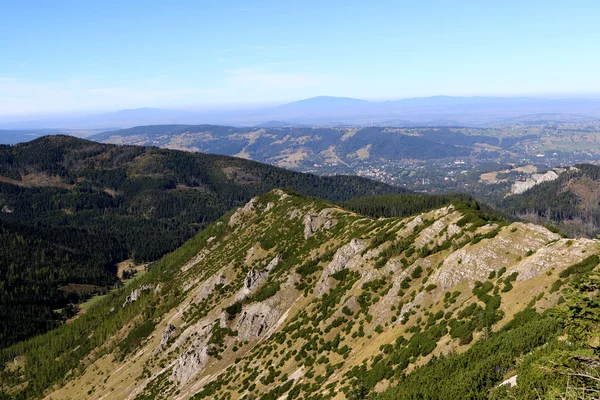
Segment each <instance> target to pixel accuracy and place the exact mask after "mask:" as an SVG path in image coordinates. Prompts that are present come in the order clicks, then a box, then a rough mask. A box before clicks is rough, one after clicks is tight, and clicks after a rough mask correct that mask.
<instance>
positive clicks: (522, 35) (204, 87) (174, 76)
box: [0, 0, 600, 116]
mask: <svg viewBox="0 0 600 400" xmlns="http://www.w3.org/2000/svg"><path fill="white" fill-rule="evenodd" d="M599 11H600V4H597V3H595V2H591V1H580V2H571V3H569V4H566V3H565V4H552V5H551V6H549V5H548V3H547V2H541V1H531V2H527V4H524V3H523V2H516V1H509V2H503V3H502V4H501V5H497V4H496V5H491V4H478V3H471V2H465V3H462V4H460V5H457V4H456V3H455V2H450V1H441V0H439V1H435V2H433V3H430V4H427V5H424V4H413V3H412V2H404V1H401V2H393V1H382V2H378V4H376V5H369V6H368V7H367V6H365V5H364V3H363V2H357V1H349V2H339V1H333V2H327V4H322V2H317V1H305V2H302V3H301V4H286V3H281V2H275V1H262V2H252V3H248V2H241V1H234V2H230V3H228V4H216V3H211V2H187V1H186V2H179V3H177V4H166V3H163V2H143V3H142V2H127V3H126V4H122V3H120V2H116V1H107V2H102V3H89V2H84V3H81V2H67V1H60V2H56V3H47V2H41V1H39V2H34V4H33V5H32V4H31V3H27V4H24V3H19V2H11V3H7V4H5V5H4V7H3V17H4V18H3V23H2V24H0V37H2V38H3V39H2V40H0V52H1V53H2V54H3V63H2V64H1V65H0V116H15V115H16V116H19V115H21V116H25V115H30V116H33V115H51V114H68V113H70V114H84V113H90V112H107V111H116V110H122V109H137V108H145V107H156V108H163V109H171V110H201V109H210V108H212V109H228V110H234V109H241V108H259V107H262V106H272V105H277V104H283V103H287V102H291V101H296V100H301V99H305V98H310V97H314V96H321V95H326V96H338V97H351V98H360V99H367V100H372V101H382V100H389V99H404V98H415V97H429V96H437V95H447V96H500V97H507V96H510V97H514V96H519V97H521V96H526V97H556V96H560V97H573V96H577V97H585V96H594V97H595V96H597V94H600V80H598V79H597V76H596V71H597V70H598V67H599V64H600V56H598V55H597V52H596V48H597V43H598V42H599V39H600V33H599V31H598V29H597V28H596V21H595V18H594V17H595V15H598V12H599Z"/></svg>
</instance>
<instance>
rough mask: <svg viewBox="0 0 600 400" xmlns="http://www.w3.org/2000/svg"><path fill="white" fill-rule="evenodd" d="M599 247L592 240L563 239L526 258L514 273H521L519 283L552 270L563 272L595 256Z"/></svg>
mask: <svg viewBox="0 0 600 400" xmlns="http://www.w3.org/2000/svg"><path fill="white" fill-rule="evenodd" d="M597 245H598V242H596V241H594V240H590V239H579V240H577V241H573V240H569V239H561V240H559V241H558V242H554V243H552V244H550V245H548V246H545V247H542V248H540V249H539V250H537V251H536V252H535V253H534V254H532V255H531V256H529V257H526V258H525V259H524V260H522V261H521V262H519V263H518V264H517V265H516V267H515V268H514V269H512V271H514V272H518V273H519V275H518V276H517V281H524V280H527V279H531V278H534V277H536V276H539V275H542V274H544V273H546V272H547V271H549V270H551V269H555V270H557V271H561V270H563V269H565V268H568V267H569V266H571V265H573V264H577V263H579V262H581V261H582V260H583V259H584V258H586V257H588V256H589V255H590V254H593V253H594V252H595V251H596V246H597Z"/></svg>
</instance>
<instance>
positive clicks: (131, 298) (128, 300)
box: [123, 284, 154, 307]
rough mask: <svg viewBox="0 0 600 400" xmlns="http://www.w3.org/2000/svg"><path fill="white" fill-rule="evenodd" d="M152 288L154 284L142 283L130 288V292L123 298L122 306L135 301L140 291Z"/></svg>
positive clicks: (140, 293) (139, 295)
mask: <svg viewBox="0 0 600 400" xmlns="http://www.w3.org/2000/svg"><path fill="white" fill-rule="evenodd" d="M152 289H154V285H150V284H148V285H142V286H140V287H139V288H137V289H134V290H132V291H131V294H130V295H129V296H127V297H126V298H125V302H124V303H123V307H125V306H126V305H127V304H129V303H133V302H134V301H137V300H138V299H139V298H140V297H141V295H142V293H144V292H147V291H149V290H152Z"/></svg>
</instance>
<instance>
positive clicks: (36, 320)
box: [0, 136, 402, 347]
mask: <svg viewBox="0 0 600 400" xmlns="http://www.w3.org/2000/svg"><path fill="white" fill-rule="evenodd" d="M276 187H283V188H291V189H293V190H295V191H297V192H300V193H304V194H306V195H311V196H319V197H323V198H326V199H330V200H336V201H339V200H346V199H349V198H352V197H354V196H363V195H371V194H384V193H398V192H401V191H402V189H399V188H394V187H390V186H387V185H384V184H381V183H376V182H373V181H369V180H367V179H363V178H358V177H349V176H339V177H317V176H315V175H310V174H301V173H296V172H290V171H286V170H283V169H280V168H276V167H272V166H267V165H263V164H260V163H256V162H252V161H247V160H242V159H236V158H232V157H224V156H214V155H205V154H195V153H186V152H182V151H174V150H165V149H157V148H151V147H134V146H114V145H105V144H98V143H94V142H90V141H86V140H81V139H76V138H72V137H67V136H48V137H43V138H40V139H37V140H34V141H32V142H29V143H24V144H19V145H16V146H0V235H1V236H2V241H3V243H4V245H3V246H2V247H1V248H0V288H1V289H2V290H1V291H0V296H1V297H0V298H1V300H2V301H1V302H0V316H1V317H2V319H3V321H5V323H3V324H2V328H1V329H0V347H4V346H6V345H8V344H11V343H14V342H15V341H16V340H18V339H20V338H24V337H28V336H30V335H32V334H36V333H39V332H43V331H45V330H46V329H47V328H49V327H52V326H55V325H56V322H57V321H58V320H60V319H61V318H62V317H67V316H68V313H67V312H66V311H67V310H63V311H65V313H63V315H62V316H59V315H58V314H56V313H54V312H53V310H57V309H63V308H64V307H65V306H66V305H67V304H69V303H73V302H77V300H79V299H80V298H81V297H85V296H89V295H90V294H91V293H94V292H97V291H99V290H103V289H102V288H107V287H110V286H112V285H113V284H114V283H115V281H116V277H115V272H114V265H115V263H117V262H119V261H122V260H124V259H127V258H129V257H131V258H133V259H134V260H135V261H136V262H142V261H144V262H149V261H153V260H156V259H158V258H160V257H161V256H162V255H164V254H165V253H168V252H169V251H172V250H174V249H175V248H177V247H178V246H180V245H181V244H182V243H184V242H185V241H186V240H187V239H189V238H190V237H191V236H193V235H194V234H195V233H197V232H198V231H199V230H201V229H202V228H204V227H206V226H207V225H208V224H209V223H210V222H212V221H214V220H216V219H217V218H219V217H220V216H221V215H223V214H224V213H226V212H227V211H228V210H229V209H231V208H233V207H236V206H240V205H242V204H244V203H245V202H247V201H248V200H249V199H250V198H252V197H253V196H256V195H257V194H259V193H262V192H265V191H268V190H270V189H273V188H276ZM73 284H78V285H86V286H73ZM60 288H63V289H60ZM73 289H76V290H73Z"/></svg>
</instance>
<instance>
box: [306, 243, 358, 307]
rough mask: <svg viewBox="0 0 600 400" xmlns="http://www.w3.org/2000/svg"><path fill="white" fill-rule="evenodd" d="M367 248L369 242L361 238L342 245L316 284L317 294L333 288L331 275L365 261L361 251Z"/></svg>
mask: <svg viewBox="0 0 600 400" xmlns="http://www.w3.org/2000/svg"><path fill="white" fill-rule="evenodd" d="M366 248H367V242H366V241H365V240H361V239H352V240H351V241H350V243H348V244H346V245H344V246H342V247H340V248H339V249H338V250H337V251H336V253H335V255H334V256H333V260H331V262H330V263H329V264H328V265H327V266H326V267H325V269H324V270H323V273H322V274H321V277H320V278H319V281H318V282H317V284H316V285H315V294H316V295H318V296H320V295H322V294H324V293H326V292H327V291H328V290H329V289H330V288H331V285H332V282H331V281H332V280H333V278H331V275H333V274H335V273H336V272H339V271H341V270H343V269H346V268H352V267H358V266H360V265H361V264H362V263H364V260H363V258H362V257H361V256H360V254H359V253H360V252H362V251H363V250H364V249H366Z"/></svg>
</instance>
